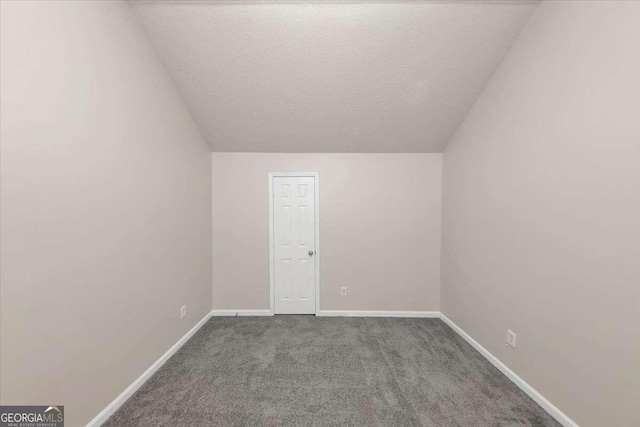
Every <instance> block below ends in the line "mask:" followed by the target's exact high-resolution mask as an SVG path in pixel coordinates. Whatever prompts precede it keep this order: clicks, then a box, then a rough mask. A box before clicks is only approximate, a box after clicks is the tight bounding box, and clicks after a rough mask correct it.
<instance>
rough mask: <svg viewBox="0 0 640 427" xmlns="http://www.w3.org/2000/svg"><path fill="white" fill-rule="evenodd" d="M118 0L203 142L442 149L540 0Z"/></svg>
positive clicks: (258, 147) (257, 148)
mask: <svg viewBox="0 0 640 427" xmlns="http://www.w3.org/2000/svg"><path fill="white" fill-rule="evenodd" d="M130 4H131V7H132V9H133V10H134V11H135V12H136V14H137V15H138V17H139V18H140V20H141V22H142V24H143V26H144V27H145V29H146V31H147V32H148V34H149V36H150V38H151V40H152V42H153V43H154V45H155V47H156V49H157V50H158V53H159V54H160V56H161V58H162V60H163V62H164V64H165V66H166V67H167V69H168V71H169V73H170V74H171V75H172V77H173V79H174V80H175V82H176V85H177V86H178V88H179V90H180V91H181V93H182V96H183V97H184V100H185V102H186V104H187V106H188V107H189V109H190V111H191V113H192V115H193V117H194V119H195V120H196V122H197V123H198V125H199V126H200V128H201V130H202V133H203V134H204V136H205V138H206V139H207V141H208V142H209V144H210V145H211V148H212V150H213V151H253V152H441V151H442V150H443V149H444V147H445V145H446V143H447V142H448V140H449V139H450V137H451V136H452V134H453V133H454V132H455V130H456V128H457V127H458V125H459V124H460V123H461V122H462V120H463V119H464V117H465V115H466V113H467V111H468V110H469V108H470V107H471V106H472V105H473V103H474V101H475V99H476V98H477V97H478V95H479V94H480V92H481V90H482V88H483V87H484V85H485V84H486V82H487V81H488V80H489V78H490V77H491V76H492V75H493V73H494V72H495V70H496V68H497V67H498V65H499V63H500V61H501V60H502V58H503V57H504V55H505V54H506V53H507V51H508V50H509V48H510V47H511V45H512V44H513V42H514V41H515V39H516V37H517V36H518V34H519V32H520V30H521V29H522V27H523V26H524V25H525V24H526V22H527V21H528V19H529V17H530V15H531V13H532V12H533V11H534V10H535V8H536V7H537V5H538V2H537V1H532V2H529V1H405V2H394V1H371V2H367V1H350V2H338V1H333V2H331V1H328V2H327V1H308V2H305V1H298V2H291V1H289V2H287V1H280V2H278V1H262V2H251V1H233V0H227V1H204V2H203V1H187V0H183V1H175V0H173V1H141V2H130Z"/></svg>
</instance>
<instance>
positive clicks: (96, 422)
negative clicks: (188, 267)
mask: <svg viewBox="0 0 640 427" xmlns="http://www.w3.org/2000/svg"><path fill="white" fill-rule="evenodd" d="M316 315H317V316H326V317H420V318H440V319H442V321H443V322H445V323H446V324H447V325H449V326H450V327H451V328H452V329H453V330H454V331H455V332H456V333H457V334H458V335H460V336H461V337H462V338H463V339H464V340H465V341H467V342H468V343H469V344H470V345H471V346H472V347H473V348H475V349H476V350H477V351H478V352H479V353H480V354H481V355H482V356H484V357H485V358H486V359H487V360H488V361H489V362H491V364H493V366H495V367H496V368H498V370H500V372H502V373H503V374H504V375H505V376H506V377H507V378H509V379H510V380H511V381H512V382H513V383H514V384H515V385H517V386H518V387H519V388H520V389H521V390H522V391H524V392H525V393H526V394H527V395H528V396H529V397H530V398H531V399H533V400H534V401H535V402H536V403H537V404H538V405H540V406H541V407H542V409H544V410H545V411H547V412H548V413H549V414H550V415H551V416H552V417H553V418H555V419H556V420H557V421H558V422H559V423H560V424H562V425H563V426H564V427H579V426H578V424H577V423H576V422H575V421H573V420H572V419H571V418H569V417H568V416H567V415H566V414H565V413H564V412H562V411H561V410H560V409H558V408H557V407H556V406H555V405H554V404H553V403H551V402H550V401H549V400H547V399H546V398H545V397H544V396H543V395H542V394H540V393H539V392H538V391H537V390H536V389H534V388H533V387H532V386H531V385H529V383H527V382H526V381H525V380H523V379H522V378H520V377H519V376H518V375H517V374H516V373H515V372H513V371H512V370H511V369H509V367H507V365H505V364H504V363H502V362H501V361H500V359H498V358H497V357H496V356H494V355H493V354H492V353H490V352H489V350H487V349H486V348H484V347H483V346H482V345H480V343H478V342H477V341H476V340H474V339H473V338H471V336H470V335H469V334H467V333H466V332H465V331H464V330H462V328H460V327H459V326H458V325H456V324H455V323H454V322H453V321H452V320H451V319H449V318H448V317H447V316H445V315H444V314H442V313H440V312H439V311H347V310H320V311H318V313H316ZM212 316H273V312H271V310H211V312H210V313H208V314H207V315H205V316H204V317H203V318H202V320H200V321H199V322H198V323H197V324H196V325H195V326H194V327H193V328H191V330H190V331H189V332H187V333H186V334H185V335H184V336H183V337H182V338H180V339H179V340H178V342H176V343H175V344H174V345H173V346H172V347H171V348H170V349H169V350H167V352H166V353H165V354H163V355H162V356H161V357H160V358H159V359H158V360H156V361H155V362H154V363H153V365H151V366H150V367H149V368H148V369H147V370H146V371H144V372H143V373H142V375H140V376H139V377H138V378H137V379H136V380H135V381H134V382H133V383H131V384H130V385H129V387H127V388H126V389H125V390H124V391H123V392H122V393H120V395H119V396H118V397H116V398H115V399H114V400H113V401H112V402H111V403H110V404H109V405H107V407H106V408H104V409H103V410H102V411H101V412H100V413H99V414H98V415H96V417H95V418H94V419H93V420H91V421H90V422H89V423H88V424H87V427H98V426H100V425H102V423H104V422H105V421H106V420H107V419H108V418H109V417H110V416H111V415H113V413H114V412H116V411H117V410H118V408H120V406H122V404H123V403H124V402H126V401H127V399H128V398H129V397H131V396H132V395H133V393H135V392H136V391H137V390H138V389H139V388H140V387H141V386H142V385H143V384H144V383H145V381H147V380H148V379H149V378H150V377H151V376H152V375H153V374H154V373H155V372H156V371H157V370H158V369H160V367H162V365H164V364H165V362H166V361H167V360H169V358H170V357H171V356H173V355H174V354H175V353H176V352H177V351H178V350H179V349H180V347H182V346H183V345H184V343H186V342H187V341H188V340H189V338H191V337H192V336H193V335H194V334H195V333H196V332H197V331H198V330H199V329H200V328H201V327H202V326H203V325H204V324H205V323H206V322H207V320H209V319H210V318H211V317H212Z"/></svg>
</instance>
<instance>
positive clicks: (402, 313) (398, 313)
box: [316, 310, 440, 318]
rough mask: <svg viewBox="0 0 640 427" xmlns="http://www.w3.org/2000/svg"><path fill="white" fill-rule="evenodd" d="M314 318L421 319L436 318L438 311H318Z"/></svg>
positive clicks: (438, 315) (438, 314)
mask: <svg viewBox="0 0 640 427" xmlns="http://www.w3.org/2000/svg"><path fill="white" fill-rule="evenodd" d="M316 316H323V317H423V318H438V317H440V312H439V311H348V310H320V311H318V312H317V313H316Z"/></svg>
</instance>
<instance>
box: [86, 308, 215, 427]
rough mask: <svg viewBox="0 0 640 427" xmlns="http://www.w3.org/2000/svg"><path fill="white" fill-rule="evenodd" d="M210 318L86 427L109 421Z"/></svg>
mask: <svg viewBox="0 0 640 427" xmlns="http://www.w3.org/2000/svg"><path fill="white" fill-rule="evenodd" d="M210 318H211V312H209V313H207V314H205V316H204V317H203V318H202V320H200V321H199V322H198V323H196V325H195V326H194V327H193V328H191V330H189V332H187V333H186V334H184V335H183V336H182V338H180V339H179V340H178V342H176V343H175V344H174V345H173V346H171V348H170V349H169V350H167V352H166V353H165V354H163V355H162V356H160V358H159V359H158V360H156V361H155V362H154V363H153V365H151V366H149V368H148V369H147V370H146V371H144V372H143V373H142V375H140V376H139V377H138V378H136V380H135V381H134V382H132V383H131V384H130V385H129V387H127V388H126V389H125V390H124V391H123V392H122V393H120V395H119V396H118V397H116V398H115V399H113V401H112V402H111V403H109V404H108V405H107V407H106V408H104V409H103V410H102V411H101V412H100V413H99V414H98V415H96V417H95V418H94V419H92V420H91V421H89V423H88V424H87V427H97V426H100V425H102V423H104V422H105V421H107V420H108V419H109V417H110V416H111V415H113V414H114V412H116V411H117V410H118V409H119V408H120V407H121V406H122V405H123V404H124V402H126V401H127V399H129V398H130V397H131V396H132V395H133V393H135V392H136V391H137V390H138V389H139V388H140V387H141V386H142V385H143V384H144V383H145V382H146V381H147V380H148V379H149V378H151V376H152V375H153V374H155V373H156V371H157V370H158V369H160V368H161V367H162V365H164V364H165V362H166V361H167V360H169V359H170V358H171V356H173V355H174V354H175V353H176V352H177V351H178V350H180V347H182V346H183V345H184V344H185V343H186V342H187V341H189V338H191V337H192V336H193V335H194V334H195V333H196V332H198V330H199V329H200V328H201V327H202V326H203V325H204V324H205V323H207V321H208V320H209V319H210Z"/></svg>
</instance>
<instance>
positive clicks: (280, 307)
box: [272, 177, 317, 314]
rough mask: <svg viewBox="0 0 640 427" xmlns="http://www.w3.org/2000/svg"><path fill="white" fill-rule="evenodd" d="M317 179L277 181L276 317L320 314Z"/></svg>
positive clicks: (275, 184) (304, 178)
mask: <svg viewBox="0 0 640 427" xmlns="http://www.w3.org/2000/svg"><path fill="white" fill-rule="evenodd" d="M315 223H316V206H315V178H314V177H274V178H273V242H272V243H273V245H274V248H273V249H274V257H273V258H274V259H273V262H274V282H275V286H274V288H275V307H274V311H275V314H314V313H315V312H316V258H317V254H316V253H315V250H316V246H315V243H316V241H315V240H316V239H315V237H316V233H315Z"/></svg>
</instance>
